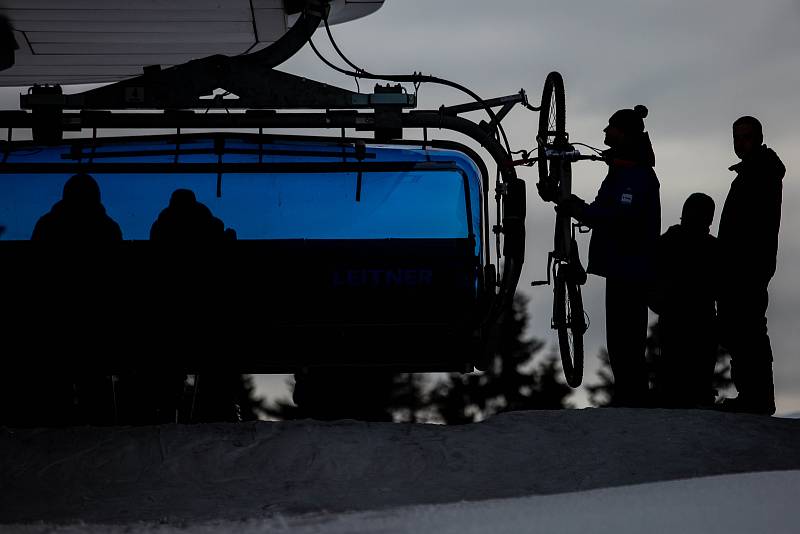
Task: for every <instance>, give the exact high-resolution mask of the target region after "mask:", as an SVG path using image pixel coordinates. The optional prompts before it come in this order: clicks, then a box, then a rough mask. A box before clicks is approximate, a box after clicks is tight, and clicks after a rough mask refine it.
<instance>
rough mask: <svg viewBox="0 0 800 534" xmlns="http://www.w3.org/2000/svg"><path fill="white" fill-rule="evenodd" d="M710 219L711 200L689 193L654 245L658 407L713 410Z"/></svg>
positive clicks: (714, 258) (714, 270) (714, 268)
mask: <svg viewBox="0 0 800 534" xmlns="http://www.w3.org/2000/svg"><path fill="white" fill-rule="evenodd" d="M713 220H714V200H713V199H712V198H711V197H710V196H708V195H705V194H703V193H693V194H692V195H690V196H689V198H687V199H686V202H685V203H684V204H683V211H682V213H681V223H680V224H676V225H675V226H671V227H670V228H669V229H668V230H667V231H666V232H664V234H663V235H662V236H661V237H659V238H658V240H656V251H655V261H654V264H655V272H656V276H655V283H654V288H653V292H652V294H651V301H650V308H651V309H652V310H653V311H654V312H656V313H657V314H658V315H659V317H658V322H659V327H660V328H659V338H660V345H661V355H660V358H659V361H658V365H657V368H656V380H655V390H656V391H655V392H656V400H657V402H658V404H659V405H661V406H666V407H674V408H693V407H703V406H711V405H713V403H714V398H715V396H716V392H715V391H714V388H713V381H714V366H715V365H716V361H717V347H718V337H717V325H716V298H717V279H718V276H719V268H718V261H719V258H718V250H717V240H716V238H715V237H714V236H712V235H711V234H710V227H711V223H712V221H713Z"/></svg>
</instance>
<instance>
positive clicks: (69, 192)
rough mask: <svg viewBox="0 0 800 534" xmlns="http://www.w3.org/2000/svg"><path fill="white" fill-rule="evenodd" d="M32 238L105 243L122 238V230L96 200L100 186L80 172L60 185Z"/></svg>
mask: <svg viewBox="0 0 800 534" xmlns="http://www.w3.org/2000/svg"><path fill="white" fill-rule="evenodd" d="M31 240H32V241H49V242H58V243H109V242H115V241H122V230H120V227H119V224H117V223H116V222H115V221H114V220H113V219H112V218H111V217H109V216H108V214H107V213H106V209H105V208H104V207H103V204H102V202H101V201H100V186H98V185H97V182H96V181H95V179H94V178H92V177H91V176H89V175H88V174H84V173H80V174H76V175H74V176H73V177H71V178H70V179H69V180H67V181H66V183H65V184H64V192H63V195H62V198H61V200H59V201H58V202H56V203H55V204H53V207H52V208H51V209H50V211H49V212H48V213H45V214H44V215H42V216H41V217H40V218H39V220H38V221H37V222H36V226H35V227H34V228H33V234H32V235H31Z"/></svg>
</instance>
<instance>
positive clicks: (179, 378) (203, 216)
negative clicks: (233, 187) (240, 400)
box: [124, 189, 241, 423]
mask: <svg viewBox="0 0 800 534" xmlns="http://www.w3.org/2000/svg"><path fill="white" fill-rule="evenodd" d="M234 236H235V232H234V231H233V230H232V229H228V230H227V231H226V229H225V225H224V223H223V222H222V220H221V219H219V218H217V217H215V216H214V214H213V213H212V212H211V210H210V209H209V208H208V206H206V205H205V204H203V203H202V202H198V200H197V197H196V195H195V193H194V191H192V190H190V189H176V190H175V191H173V192H172V194H171V195H170V199H169V204H168V205H167V207H166V208H164V209H163V210H161V213H159V215H158V218H157V219H156V220H155V222H153V224H152V226H151V227H150V240H151V241H153V242H155V243H157V244H158V245H159V246H162V247H165V248H164V249H162V253H164V252H165V251H167V252H166V253H164V254H163V255H162V256H161V258H162V260H164V261H165V262H166V263H165V267H166V268H167V270H170V272H171V275H170V276H167V277H165V283H167V287H166V290H167V291H169V292H170V294H171V296H172V298H173V299H174V300H175V301H176V302H178V303H179V305H178V307H177V309H178V310H180V311H181V313H179V314H178V315H176V316H174V317H171V318H170V319H171V322H170V323H169V324H170V325H171V327H172V328H175V329H184V331H187V332H193V333H195V334H197V335H199V334H200V331H201V330H202V326H201V325H203V324H205V323H204V322H203V321H202V320H200V321H199V322H198V316H196V315H193V313H194V312H195V311H198V310H203V309H205V307H206V306H208V302H209V301H208V300H202V299H198V300H195V299H196V298H197V294H196V292H195V284H194V283H193V278H192V274H191V265H187V262H189V261H196V260H197V257H196V256H195V254H194V253H192V252H190V253H189V254H186V255H184V252H186V251H187V250H191V249H193V248H194V247H199V248H200V249H204V248H205V247H206V246H208V245H211V246H212V247H213V246H214V245H217V244H219V243H221V242H222V241H227V240H229V239H233V238H234ZM184 247H188V248H187V249H185V248H184ZM175 250H179V251H180V253H179V254H177V255H174V252H175ZM204 260H205V261H209V258H204ZM176 267H178V268H177V271H176V270H175V269H176ZM178 275H179V276H178ZM173 276H175V278H173ZM192 302H196V306H195V307H194V309H192V304H190V303H192ZM187 312H188V313H187ZM240 378H241V375H239V374H234V373H231V372H228V371H218V372H215V373H204V374H203V375H202V380H199V379H196V380H197V381H196V382H195V386H194V388H195V389H194V391H195V392H196V399H195V400H196V401H197V402H196V404H197V409H196V410H193V411H194V413H193V417H194V419H193V420H194V421H203V422H210V421H231V422H232V421H235V420H236V417H237V415H236V406H235V401H234V391H235V387H236V386H237V385H238V384H240V383H241V381H240ZM124 379H125V381H126V383H129V384H131V385H130V389H132V390H133V391H135V392H142V391H149V392H151V393H150V394H149V396H148V398H145V399H144V400H142V401H141V402H140V406H139V407H138V410H139V413H136V414H134V417H135V418H137V419H136V421H137V422H144V423H166V422H174V421H175V420H176V418H177V415H178V411H179V410H180V405H181V397H182V395H183V392H184V389H185V383H186V373H185V372H184V371H183V370H181V369H170V368H166V369H162V370H159V371H157V372H152V371H143V372H140V373H139V374H138V375H130V376H125V377H124ZM201 383H202V386H201Z"/></svg>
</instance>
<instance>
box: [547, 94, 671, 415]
mask: <svg viewBox="0 0 800 534" xmlns="http://www.w3.org/2000/svg"><path fill="white" fill-rule="evenodd" d="M647 113H648V110H647V108H646V107H644V106H641V105H639V106H636V107H635V108H633V109H621V110H619V111H617V112H616V113H614V114H613V115H612V116H611V118H609V120H608V126H607V127H606V128H605V129H604V130H603V131H604V132H605V141H604V142H605V144H606V145H607V146H608V147H609V148H608V150H606V151H605V152H604V153H603V156H604V159H605V161H606V163H607V164H608V175H607V176H606V178H605V179H604V180H603V183H602V185H601V186H600V190H599V191H598V193H597V197H596V198H595V199H594V201H593V202H591V203H589V204H587V203H585V202H584V201H583V200H581V199H580V198H578V197H577V196H575V195H572V196H571V197H570V198H569V199H567V200H565V201H563V202H561V203H560V204H559V206H558V208H557V209H558V210H559V211H563V212H566V213H570V214H571V215H572V216H573V217H575V218H576V219H577V220H578V221H580V222H581V223H583V224H585V225H586V226H588V227H590V228H591V229H592V238H591V242H590V243H589V265H588V268H587V271H588V272H589V273H592V274H595V275H597V276H601V277H604V278H605V279H606V343H607V348H608V354H609V359H610V362H611V370H612V371H613V373H614V398H613V399H612V404H613V405H616V406H630V407H637V406H645V405H647V404H648V376H647V368H646V364H645V351H646V342H647V318H648V316H647V288H648V284H649V282H650V280H651V278H652V270H653V269H652V265H651V262H652V250H653V245H654V243H655V240H656V238H658V236H659V235H660V233H661V201H660V195H659V189H660V185H659V182H658V178H657V177H656V173H655V170H654V169H653V167H655V154H654V152H653V146H652V144H651V142H650V136H649V135H648V133H647V132H646V131H645V127H644V119H645V117H647Z"/></svg>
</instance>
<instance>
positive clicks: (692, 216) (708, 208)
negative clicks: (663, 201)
mask: <svg viewBox="0 0 800 534" xmlns="http://www.w3.org/2000/svg"><path fill="white" fill-rule="evenodd" d="M714 209H715V205H714V199H713V198H711V197H710V196H708V195H706V194H705V193H692V194H691V195H689V198H687V199H686V202H684V203H683V210H682V211H681V226H683V227H685V228H687V229H689V230H692V231H695V232H701V233H706V234H707V233H708V232H709V230H710V228H711V223H712V222H713V220H714Z"/></svg>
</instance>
